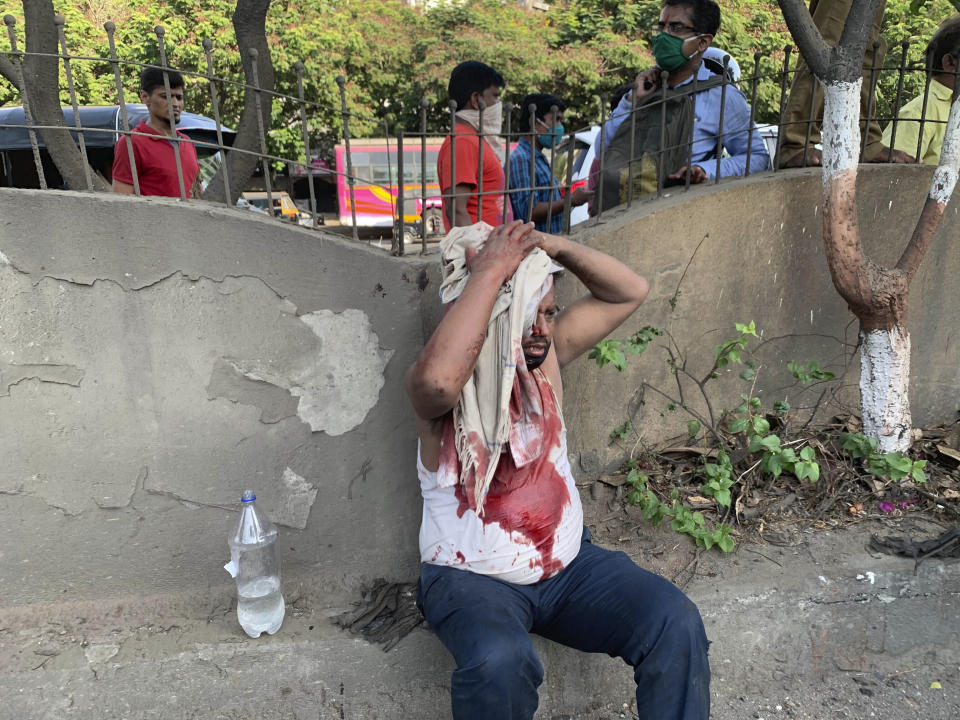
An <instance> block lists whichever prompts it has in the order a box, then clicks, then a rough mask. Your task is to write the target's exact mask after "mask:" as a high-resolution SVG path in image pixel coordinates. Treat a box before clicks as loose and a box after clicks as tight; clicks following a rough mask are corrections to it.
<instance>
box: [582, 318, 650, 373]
mask: <svg viewBox="0 0 960 720" xmlns="http://www.w3.org/2000/svg"><path fill="white" fill-rule="evenodd" d="M661 335H663V329H662V328H656V327H652V326H651V325H647V326H646V327H643V328H641V329H640V330H639V331H637V332H636V333H634V334H633V335H631V336H630V337H628V338H627V339H626V340H601V341H600V342H598V343H597V344H596V345H594V346H593V349H592V350H591V351H590V353H589V354H588V355H587V358H589V359H590V360H596V361H597V366H598V367H603V366H604V365H613V366H614V367H615V368H616V369H617V370H619V371H620V372H623V370H625V369H626V367H627V356H626V355H624V351H626V352H629V353H632V354H634V355H642V354H643V352H644V350H646V349H647V346H648V345H649V344H650V342H651V341H652V340H653V339H654V338H657V337H660V336H661Z"/></svg>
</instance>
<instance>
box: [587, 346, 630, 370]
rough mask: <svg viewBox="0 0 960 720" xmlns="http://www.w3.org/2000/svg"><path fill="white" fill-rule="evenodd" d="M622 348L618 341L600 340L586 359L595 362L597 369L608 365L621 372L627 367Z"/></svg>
mask: <svg viewBox="0 0 960 720" xmlns="http://www.w3.org/2000/svg"><path fill="white" fill-rule="evenodd" d="M622 347H623V343H622V342H621V341H619V340H601V341H600V342H598V343H597V344H596V345H594V347H593V350H591V351H590V354H589V355H587V357H588V358H589V359H590V360H596V361H597V366H598V367H603V366H604V365H608V364H609V365H613V366H614V367H615V368H616V369H617V370H619V371H620V372H623V371H624V369H626V367H627V357H626V356H625V355H624V354H623V350H621V348H622Z"/></svg>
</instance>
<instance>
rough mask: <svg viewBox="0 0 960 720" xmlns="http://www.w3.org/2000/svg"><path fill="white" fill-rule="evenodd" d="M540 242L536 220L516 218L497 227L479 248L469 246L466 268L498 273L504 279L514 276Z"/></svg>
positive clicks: (474, 271)
mask: <svg viewBox="0 0 960 720" xmlns="http://www.w3.org/2000/svg"><path fill="white" fill-rule="evenodd" d="M537 246H538V242H537V239H536V238H535V237H534V234H533V223H524V222H522V221H520V220H514V221H513V222H511V223H508V224H506V225H500V226H498V227H496V228H494V229H493V231H491V233H490V235H489V236H488V237H487V239H486V241H485V242H484V243H483V245H481V246H480V250H474V249H473V248H467V249H466V252H465V255H466V263H467V269H468V270H470V272H471V273H485V272H492V273H496V274H497V275H498V276H499V277H500V278H501V283H504V282H506V281H507V280H509V279H510V278H511V277H513V274H514V273H515V272H516V271H517V268H518V267H520V263H521V262H523V259H524V258H525V257H526V256H527V255H529V254H530V251H531V250H533V249H534V248H535V247H537Z"/></svg>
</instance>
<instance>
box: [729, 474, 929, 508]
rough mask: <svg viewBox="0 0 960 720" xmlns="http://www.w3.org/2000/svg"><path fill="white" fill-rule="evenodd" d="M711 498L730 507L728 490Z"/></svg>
mask: <svg viewBox="0 0 960 720" xmlns="http://www.w3.org/2000/svg"><path fill="white" fill-rule="evenodd" d="M921 472H922V471H921ZM713 497H714V499H715V500H716V501H717V502H718V503H720V504H721V505H723V506H724V507H730V491H729V490H724V489H721V490H717V491H716V492H715V493H714V494H713Z"/></svg>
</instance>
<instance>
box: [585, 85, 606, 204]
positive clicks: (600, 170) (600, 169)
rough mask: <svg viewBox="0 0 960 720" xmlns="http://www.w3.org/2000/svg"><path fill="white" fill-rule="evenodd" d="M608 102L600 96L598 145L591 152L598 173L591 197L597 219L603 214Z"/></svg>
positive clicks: (604, 97)
mask: <svg viewBox="0 0 960 720" xmlns="http://www.w3.org/2000/svg"><path fill="white" fill-rule="evenodd" d="M609 102H610V98H609V97H608V96H607V94H606V93H602V94H601V95H600V145H598V146H596V147H597V149H596V150H594V151H593V154H594V157H596V158H597V172H598V173H599V177H597V183H596V186H595V187H596V189H597V192H596V195H594V196H593V206H594V207H595V208H596V209H597V214H596V217H597V218H599V217H600V214H601V213H602V212H603V165H604V163H603V156H604V154H605V153H604V151H603V147H604V143H605V142H606V139H607V128H606V125H607V103H609ZM598 152H599V154H598ZM588 172H589V171H588Z"/></svg>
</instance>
